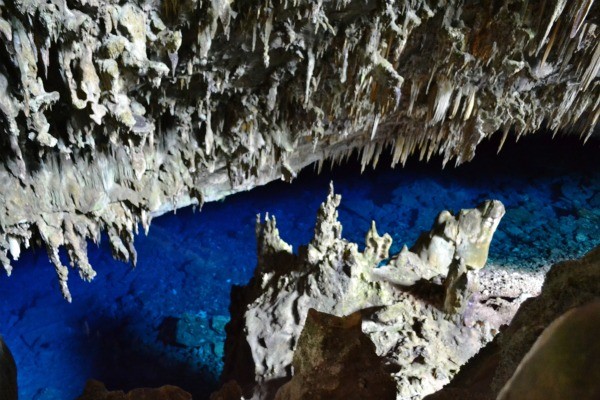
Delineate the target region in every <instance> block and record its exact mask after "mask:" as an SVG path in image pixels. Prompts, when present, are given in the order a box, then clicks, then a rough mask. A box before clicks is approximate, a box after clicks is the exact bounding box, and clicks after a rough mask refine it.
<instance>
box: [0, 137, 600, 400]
mask: <svg viewBox="0 0 600 400" xmlns="http://www.w3.org/2000/svg"><path fill="white" fill-rule="evenodd" d="M498 136H499V135H495V136H494V137H493V138H492V139H491V140H487V141H485V142H484V143H482V144H481V145H480V147H478V149H477V155H476V157H475V159H474V160H473V161H471V162H469V163H465V164H463V165H461V166H459V167H457V168H451V167H446V168H445V169H442V168H441V159H440V158H435V159H433V160H432V162H429V163H420V162H418V160H417V159H416V158H415V157H413V158H410V159H409V161H408V163H407V165H406V166H405V167H404V168H400V167H398V168H396V169H391V168H389V167H388V165H390V160H391V157H386V156H385V155H382V159H381V160H380V162H379V166H378V167H377V169H376V170H371V169H367V170H366V171H365V172H364V173H362V174H361V172H360V170H361V166H360V163H359V162H357V161H352V160H350V161H349V162H347V163H345V164H342V165H341V166H337V167H334V168H332V169H331V170H329V168H328V166H329V165H328V164H327V163H326V164H325V166H324V168H323V171H322V173H321V174H317V173H316V172H315V171H314V170H313V169H312V168H308V169H306V170H304V171H303V172H301V173H300V174H299V176H298V177H297V179H295V180H294V182H293V183H291V184H288V183H285V182H273V183H270V184H268V185H266V186H263V187H258V188H255V189H253V190H252V191H250V192H245V193H239V194H235V195H232V196H230V197H228V198H226V199H225V200H224V201H221V202H215V203H207V204H205V205H204V207H203V209H202V211H201V212H197V211H196V212H194V210H193V209H192V207H187V208H184V209H180V210H178V211H177V212H176V213H170V214H167V215H163V216H161V217H158V218H155V219H154V220H153V223H152V227H151V228H150V231H149V234H148V235H147V236H145V235H144V234H143V233H142V232H143V229H140V232H141V233H140V234H139V235H138V236H137V237H136V238H135V243H136V248H137V251H138V263H137V267H136V268H134V269H132V268H130V267H129V266H127V265H125V264H123V263H120V262H116V261H115V260H114V259H112V257H111V255H110V249H109V245H108V240H107V239H106V238H103V240H102V242H101V244H100V246H99V247H96V246H95V245H93V244H91V243H90V244H88V248H89V257H90V262H91V263H92V264H93V265H94V267H95V268H96V270H97V271H98V276H97V277H96V278H95V280H94V281H92V282H91V283H85V282H83V281H80V280H78V279H72V280H71V281H70V287H71V292H72V294H73V303H72V304H69V303H67V302H66V301H64V299H63V298H62V297H61V295H60V291H59V290H58V289H57V286H58V283H57V281H56V276H55V272H54V271H53V269H52V268H51V265H49V262H48V259H47V255H46V253H45V252H43V251H40V250H39V249H38V250H36V249H29V250H28V251H25V252H24V253H23V254H22V255H21V259H20V260H19V261H18V262H16V263H15V265H14V267H15V268H14V271H13V274H12V276H11V277H10V278H8V277H6V276H4V275H2V276H0V293H2V297H1V299H0V310H1V311H0V327H2V330H1V331H2V332H3V335H4V339H5V341H6V342H7V343H8V344H9V346H10V348H11V350H12V352H13V355H14V357H15V359H16V362H17V365H18V366H19V393H20V398H23V399H35V400H50V399H63V400H64V399H74V398H76V397H77V396H78V395H79V394H81V392H82V389H83V387H84V384H85V382H86V380H88V379H91V378H93V379H98V380H100V381H102V382H104V383H105V384H106V385H107V387H108V388H115V389H117V388H118V389H123V390H128V389H131V388H135V387H144V386H146V387H147V386H160V385H163V384H173V385H177V386H180V387H181V388H183V389H185V390H187V391H189V392H190V393H192V395H193V396H194V399H205V398H208V395H209V394H210V393H211V391H213V390H215V389H216V388H217V387H218V377H219V374H220V371H221V369H222V367H223V365H222V360H221V357H222V356H223V343H224V338H225V328H224V327H225V324H226V323H227V321H228V319H229V312H228V307H229V302H230V293H231V287H232V285H244V284H246V283H247V282H248V280H249V279H250V278H251V276H252V273H253V271H254V268H255V266H256V243H255V238H254V236H255V219H256V214H259V213H260V214H263V215H264V214H265V213H269V214H270V215H274V216H276V217H277V222H278V227H279V230H280V232H281V236H282V238H283V239H284V240H285V241H287V242H288V243H290V244H292V245H293V248H294V250H295V251H297V248H298V246H299V245H301V244H303V243H307V242H308V241H309V240H310V238H311V235H312V233H313V227H314V220H315V213H316V211H317V209H318V207H319V204H320V203H321V201H322V200H323V198H324V196H325V194H326V192H327V187H328V185H329V182H330V181H333V182H334V185H335V190H336V192H337V193H339V194H341V196H342V201H341V205H340V207H339V218H340V221H341V223H342V225H343V236H344V237H345V238H347V239H348V240H349V241H352V242H356V243H359V244H360V243H364V237H365V234H366V233H367V231H368V230H369V227H370V224H371V221H372V220H374V221H376V222H377V228H378V231H379V232H380V233H384V232H388V233H389V234H390V235H391V236H392V238H393V240H394V242H393V244H392V249H391V252H392V253H395V252H398V251H399V250H400V249H401V248H402V245H403V244H409V245H410V244H412V243H414V242H415V240H416V239H417V237H418V235H419V233H420V232H421V231H425V230H427V229H429V228H430V226H431V222H432V221H433V219H434V218H435V216H436V214H437V213H438V212H439V211H441V210H459V209H461V208H465V207H471V206H474V205H476V204H477V203H479V202H481V201H483V200H485V199H498V200H501V201H502V202H503V203H504V205H505V207H506V210H507V213H506V216H505V218H504V219H503V221H502V222H501V224H500V226H499V228H498V230H497V232H496V234H495V237H494V240H493V242H492V245H491V249H490V254H489V260H488V265H495V266H498V267H501V268H506V269H518V270H522V271H528V272H531V273H535V272H538V271H544V268H546V267H548V266H549V265H550V264H552V263H554V262H556V261H558V260H563V259H570V258H575V257H579V256H581V255H583V254H584V253H585V252H587V251H589V250H590V249H592V248H593V247H594V246H597V245H598V244H600V169H599V168H598V156H597V155H598V149H599V146H600V142H599V141H598V140H597V138H594V137H592V138H591V139H590V140H589V141H588V143H587V144H585V145H583V146H582V144H581V142H580V141H579V140H578V139H574V138H570V137H561V136H558V137H556V138H555V139H551V136H550V135H548V134H539V135H531V136H526V137H523V138H521V139H520V141H519V143H518V144H516V143H514V140H511V139H510V138H509V140H508V141H507V143H506V144H505V145H504V148H503V150H502V151H501V152H500V153H499V154H498V155H496V151H497V148H498V144H499V137H498ZM62 256H63V257H64V256H65V255H64V254H63V255H62ZM31 277H35V279H32V278H31Z"/></svg>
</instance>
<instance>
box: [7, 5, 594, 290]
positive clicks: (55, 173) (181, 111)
mask: <svg viewBox="0 0 600 400" xmlns="http://www.w3.org/2000/svg"><path fill="white" fill-rule="evenodd" d="M598 9H599V8H598V5H597V4H595V3H594V2H593V1H590V0H576V1H571V2H567V1H564V0H553V1H529V2H526V1H521V0H512V1H508V2H505V3H503V4H496V3H494V2H492V3H490V4H483V3H481V4H480V3H478V4H476V5H471V4H470V3H467V4H464V3H463V2H459V1H449V2H442V3H439V4H434V2H430V1H426V0H415V1H405V0H388V1H386V2H376V1H350V0H331V1H318V2H313V1H307V0H286V1H272V2H258V3H257V2H245V1H226V0H215V1H211V2H206V1H200V0H162V1H156V2H154V1H146V2H132V1H131V2H117V1H109V2H103V1H98V0H91V1H90V0H85V1H83V0H79V1H70V2H68V3H65V2H64V1H62V0H51V1H48V2H30V1H21V2H16V1H12V0H6V1H4V2H3V3H2V4H1V5H0V36H1V37H2V40H0V53H1V54H2V55H3V57H2V61H1V62H0V63H1V65H0V115H1V117H0V121H2V128H1V129H0V139H1V140H0V144H1V147H2V152H3V154H4V155H5V156H4V158H3V162H2V165H0V178H1V179H2V182H3V187H4V188H6V189H4V192H3V199H0V258H1V260H2V263H3V264H4V265H5V268H6V269H7V271H10V268H11V267H10V260H9V258H8V256H9V255H12V256H13V258H14V257H16V256H18V254H19V252H20V248H21V247H26V246H27V245H28V243H29V242H30V240H31V239H32V238H33V237H34V238H35V239H36V240H37V239H41V240H42V242H43V243H44V245H45V246H46V247H48V248H49V254H50V258H51V260H53V262H54V264H55V266H56V268H57V272H58V274H59V276H60V278H61V286H62V287H63V291H64V293H65V294H66V295H68V290H67V287H66V274H67V272H66V271H67V269H66V268H65V267H63V266H62V264H61V263H60V261H59V257H58V255H57V254H58V247H59V246H66V247H67V249H68V250H69V253H70V256H71V261H72V263H73V264H75V265H79V266H80V267H79V270H80V273H81V275H82V277H84V278H85V279H91V278H92V277H93V275H94V273H93V270H92V269H91V267H90V266H89V263H88V261H87V258H86V257H85V247H86V245H85V243H86V238H91V239H95V238H97V237H98V235H99V233H98V232H99V231H100V230H103V229H107V230H108V232H109V238H111V242H112V243H113V249H114V252H115V253H116V254H119V255H120V257H121V258H124V259H128V258H129V259H132V258H135V257H134V256H133V254H135V252H134V249H133V245H132V241H133V234H134V232H135V229H136V226H137V224H138V222H142V223H143V224H144V225H147V221H148V219H149V215H155V214H160V213H162V212H165V211H168V210H170V209H175V208H177V207H178V206H181V205H187V204H191V203H194V202H196V203H201V202H202V199H203V198H206V199H216V198H220V197H223V196H225V195H228V194H230V193H233V192H236V191H240V190H247V189H250V188H252V187H253V186H256V185H260V184H264V183H266V182H268V181H270V180H273V179H278V178H283V179H286V180H291V179H293V178H294V177H295V176H296V173H297V171H298V170H300V169H301V168H303V167H305V166H306V165H308V164H310V163H313V162H316V163H317V166H318V168H319V169H320V168H321V167H322V165H323V163H324V162H325V160H328V159H329V160H331V161H332V165H333V164H336V163H338V162H342V161H343V160H344V159H346V158H348V157H350V156H351V155H352V154H353V152H354V151H356V150H358V151H359V158H360V162H361V164H362V166H363V168H365V167H366V166H368V165H372V166H376V165H377V163H378V161H379V157H380V155H381V153H382V152H383V151H387V149H390V151H391V152H392V164H393V165H396V164H399V163H400V164H404V163H405V162H406V161H407V159H408V157H409V156H410V155H411V154H415V153H416V154H418V155H419V158H420V159H424V160H429V159H430V158H431V157H432V156H434V155H441V156H442V159H443V163H444V164H446V163H447V162H449V161H450V160H451V159H454V160H455V161H456V163H457V164H458V163H461V162H465V161H468V160H470V159H471V158H472V157H473V155H474V152H475V148H476V146H477V145H478V144H479V143H480V141H481V140H482V139H483V138H484V137H487V136H490V135H492V134H493V133H494V132H496V131H501V132H502V135H503V137H502V140H501V144H500V147H501V146H502V143H504V141H505V140H506V138H507V136H508V134H509V132H510V131H511V130H513V131H514V132H515V133H516V135H517V136H520V135H523V134H526V133H529V132H533V131H536V130H538V129H539V128H540V127H548V128H550V129H551V130H553V131H555V132H556V131H563V132H569V131H570V130H572V131H574V132H576V133H578V134H580V135H581V136H582V137H583V138H584V139H587V138H588V137H589V136H590V135H591V134H592V132H593V129H594V127H595V126H596V124H597V121H598V117H599V116H600V84H599V81H598V79H597V76H598V72H599V70H600V44H599V43H600V41H598V35H599V34H600V31H599V30H598V25H597V21H598V20H599V18H598V15H597V14H598ZM65 165H66V167H64V166H65ZM68 165H72V166H73V167H72V168H71V167H68ZM69 168H71V169H72V170H74V171H75V172H74V173H72V174H70V175H69V174H66V173H63V169H67V170H68V169H69ZM43 185H51V186H43ZM98 198H100V199H98ZM90 210H93V211H90Z"/></svg>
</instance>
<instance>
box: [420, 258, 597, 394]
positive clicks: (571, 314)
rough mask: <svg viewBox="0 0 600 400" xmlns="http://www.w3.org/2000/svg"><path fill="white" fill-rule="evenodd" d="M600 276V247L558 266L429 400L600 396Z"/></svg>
mask: <svg viewBox="0 0 600 400" xmlns="http://www.w3.org/2000/svg"><path fill="white" fill-rule="evenodd" d="M599 278H600V247H596V248H595V249H594V250H592V251H590V252H589V253H588V254H587V255H585V256H584V257H583V258H581V259H579V260H573V261H565V262H561V263H558V264H556V265H554V266H553V267H552V269H551V270H550V272H548V274H547V278H546V281H545V282H544V286H543V288H542V292H541V294H540V295H539V296H538V297H535V298H532V299H529V300H526V301H525V302H524V303H523V305H522V306H521V308H520V309H519V311H518V312H517V314H516V315H515V317H514V319H513V320H512V322H511V323H510V325H509V326H508V327H506V329H503V330H502V331H501V332H500V334H499V335H498V336H496V338H495V339H494V341H493V342H491V343H489V344H488V345H487V346H485V347H484V348H483V349H482V350H481V352H480V353H479V354H478V355H477V356H476V357H474V358H473V359H472V360H470V361H469V362H468V363H467V364H466V365H464V366H463V368H462V369H461V371H460V372H459V373H458V374H457V375H456V377H455V378H454V379H453V380H452V382H451V383H450V384H449V385H448V386H447V387H445V388H444V389H442V390H441V391H440V392H438V393H435V394H433V395H431V396H428V397H426V399H427V400H451V399H452V400H454V399H458V398H460V399H472V400H493V399H497V398H498V399H501V400H508V399H560V398H577V399H586V400H588V399H589V400H591V399H596V398H598V395H599V394H600V385H599V383H598V382H600V376H599V370H598V368H597V365H598V357H599V356H600V348H599V345H598V340H597V337H598V336H597V335H598V331H599V329H600V313H599V312H598V311H599V306H598V299H600V279H599ZM535 360H537V361H535ZM534 361H535V362H534ZM534 377H535V379H533V378H534ZM524 379H526V382H523V380H524ZM565 393H568V396H564V394H565Z"/></svg>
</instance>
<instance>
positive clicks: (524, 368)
mask: <svg viewBox="0 0 600 400" xmlns="http://www.w3.org/2000/svg"><path fill="white" fill-rule="evenodd" d="M598 337H600V299H597V300H595V301H594V302H591V303H588V304H586V305H584V306H581V307H578V308H575V309H572V310H569V311H567V312H566V313H565V314H563V315H562V316H560V317H558V318H557V319H556V320H555V321H554V322H552V324H550V326H549V327H548V328H546V329H545V330H544V332H542V334H541V335H540V337H539V338H538V339H537V340H536V342H535V343H534V345H533V347H532V348H531V350H529V352H528V353H527V354H526V355H525V357H524V358H523V361H521V363H520V364H519V367H518V368H517V370H516V371H515V373H514V375H513V376H512V378H510V380H509V381H508V382H507V383H506V385H505V386H504V388H503V389H502V391H501V392H500V395H499V396H498V400H520V399H523V400H526V399H527V400H542V399H543V400H561V399H568V398H574V399H581V400H595V399H600V368H598V359H599V358H600V343H599V342H598Z"/></svg>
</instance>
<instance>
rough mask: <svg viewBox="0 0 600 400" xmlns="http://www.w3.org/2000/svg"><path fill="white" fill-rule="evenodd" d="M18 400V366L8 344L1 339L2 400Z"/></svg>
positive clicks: (0, 397) (0, 384)
mask: <svg viewBox="0 0 600 400" xmlns="http://www.w3.org/2000/svg"><path fill="white" fill-rule="evenodd" d="M17 398H18V392H17V366H16V365H15V360H14V359H13V356H12V354H11V352H10V350H9V349H8V347H7V346H6V343H4V340H2V337H0V400H17Z"/></svg>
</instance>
